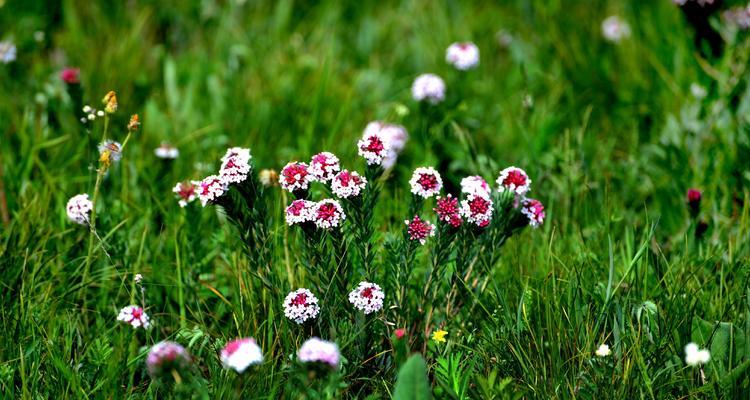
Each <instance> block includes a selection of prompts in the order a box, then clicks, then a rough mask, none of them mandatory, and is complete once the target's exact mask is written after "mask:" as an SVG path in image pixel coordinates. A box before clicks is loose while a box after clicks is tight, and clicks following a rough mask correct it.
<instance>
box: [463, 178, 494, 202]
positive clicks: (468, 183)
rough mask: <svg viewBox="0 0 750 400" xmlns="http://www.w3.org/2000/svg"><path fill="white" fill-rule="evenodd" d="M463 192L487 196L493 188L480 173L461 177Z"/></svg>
mask: <svg viewBox="0 0 750 400" xmlns="http://www.w3.org/2000/svg"><path fill="white" fill-rule="evenodd" d="M461 192H463V193H466V194H478V195H480V196H485V197H487V196H489V195H490V192H491V189H490V185H489V184H487V181H485V180H484V178H482V177H481V176H479V175H472V176H467V177H466V178H464V179H461Z"/></svg>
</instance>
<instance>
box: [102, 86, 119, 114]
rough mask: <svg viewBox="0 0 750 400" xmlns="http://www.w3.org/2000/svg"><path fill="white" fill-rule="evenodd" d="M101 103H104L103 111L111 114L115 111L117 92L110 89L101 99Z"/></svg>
mask: <svg viewBox="0 0 750 400" xmlns="http://www.w3.org/2000/svg"><path fill="white" fill-rule="evenodd" d="M102 104H104V112H106V113H107V114H113V113H114V112H115V111H117V94H115V92H114V91H112V90H110V91H109V92H108V93H107V94H106V95H105V96H104V98H103V99H102Z"/></svg>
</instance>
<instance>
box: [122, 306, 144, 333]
mask: <svg viewBox="0 0 750 400" xmlns="http://www.w3.org/2000/svg"><path fill="white" fill-rule="evenodd" d="M117 320H118V321H121V322H124V323H126V324H128V325H130V326H132V327H133V329H138V328H143V329H148V328H150V327H151V320H150V319H149V318H148V314H146V312H145V311H143V308H141V307H138V306H127V307H123V308H122V309H121V310H120V313H119V314H118V315H117Z"/></svg>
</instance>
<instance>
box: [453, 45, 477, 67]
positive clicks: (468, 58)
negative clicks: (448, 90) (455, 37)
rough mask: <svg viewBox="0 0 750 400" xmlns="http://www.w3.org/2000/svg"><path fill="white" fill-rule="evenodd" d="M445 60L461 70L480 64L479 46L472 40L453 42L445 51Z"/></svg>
mask: <svg viewBox="0 0 750 400" xmlns="http://www.w3.org/2000/svg"><path fill="white" fill-rule="evenodd" d="M445 61H447V62H448V63H449V64H451V65H453V66H454V67H456V69H459V70H461V71H466V70H469V69H472V68H474V67H476V66H477V65H479V48H478V47H477V46H476V45H475V44H474V43H472V42H460V43H453V44H452V45H450V46H448V49H447V50H446V51H445Z"/></svg>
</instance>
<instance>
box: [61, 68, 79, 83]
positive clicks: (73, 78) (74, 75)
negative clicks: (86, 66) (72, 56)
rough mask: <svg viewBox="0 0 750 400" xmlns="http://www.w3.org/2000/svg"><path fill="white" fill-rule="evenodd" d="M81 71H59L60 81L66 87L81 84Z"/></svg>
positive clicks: (69, 69) (76, 69)
mask: <svg viewBox="0 0 750 400" xmlns="http://www.w3.org/2000/svg"><path fill="white" fill-rule="evenodd" d="M80 74H81V70H80V69H78V68H64V69H63V70H62V71H60V79H62V81H63V82H65V83H67V84H68V85H77V84H79V83H81V80H80Z"/></svg>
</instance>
